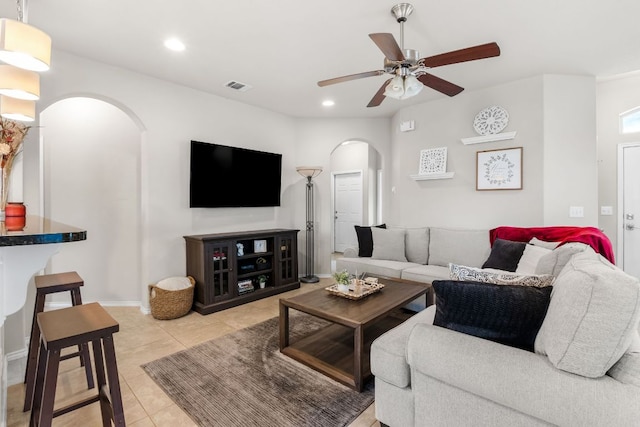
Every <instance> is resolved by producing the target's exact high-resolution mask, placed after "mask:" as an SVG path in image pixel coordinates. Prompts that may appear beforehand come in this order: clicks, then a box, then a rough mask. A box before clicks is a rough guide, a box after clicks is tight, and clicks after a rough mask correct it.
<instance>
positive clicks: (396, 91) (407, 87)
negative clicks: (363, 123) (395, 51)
mask: <svg viewBox="0 0 640 427" xmlns="http://www.w3.org/2000/svg"><path fill="white" fill-rule="evenodd" d="M423 87H424V85H423V84H422V83H421V82H420V80H418V79H417V78H416V76H414V75H412V74H409V75H406V76H395V77H394V78H393V79H391V82H389V84H388V85H387V87H386V88H385V90H384V96H388V97H389V98H393V99H408V98H411V97H412V96H416V95H417V94H419V93H420V91H421V90H422V88H423Z"/></svg>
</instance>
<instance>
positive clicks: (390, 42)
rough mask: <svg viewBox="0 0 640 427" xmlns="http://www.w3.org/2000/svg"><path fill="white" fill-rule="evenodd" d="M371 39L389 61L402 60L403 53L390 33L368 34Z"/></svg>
mask: <svg viewBox="0 0 640 427" xmlns="http://www.w3.org/2000/svg"><path fill="white" fill-rule="evenodd" d="M369 37H371V40H373V42H374V43H375V44H376V45H377V46H378V48H380V50H381V51H382V53H384V56H386V57H387V59H390V60H391V61H404V53H402V50H401V49H400V46H398V42H396V39H395V38H393V34H391V33H373V34H369Z"/></svg>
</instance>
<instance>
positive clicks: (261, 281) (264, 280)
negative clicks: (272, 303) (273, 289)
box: [258, 274, 267, 289]
mask: <svg viewBox="0 0 640 427" xmlns="http://www.w3.org/2000/svg"><path fill="white" fill-rule="evenodd" d="M258 284H259V285H260V289H264V287H265V286H266V285H267V276H265V275H264V274H261V275H259V276H258Z"/></svg>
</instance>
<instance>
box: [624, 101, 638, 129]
mask: <svg viewBox="0 0 640 427" xmlns="http://www.w3.org/2000/svg"><path fill="white" fill-rule="evenodd" d="M636 132H640V107H636V108H634V109H632V110H629V111H625V112H624V113H622V114H620V133H636Z"/></svg>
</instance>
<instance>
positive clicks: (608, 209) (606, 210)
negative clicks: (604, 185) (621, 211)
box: [600, 206, 613, 215]
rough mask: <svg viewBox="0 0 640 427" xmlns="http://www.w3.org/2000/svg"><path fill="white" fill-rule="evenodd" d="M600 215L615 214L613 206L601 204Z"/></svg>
mask: <svg viewBox="0 0 640 427" xmlns="http://www.w3.org/2000/svg"><path fill="white" fill-rule="evenodd" d="M600 215H613V206H600Z"/></svg>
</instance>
